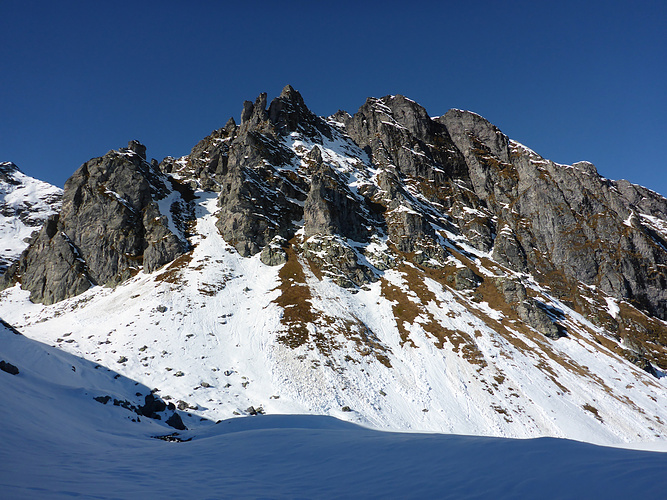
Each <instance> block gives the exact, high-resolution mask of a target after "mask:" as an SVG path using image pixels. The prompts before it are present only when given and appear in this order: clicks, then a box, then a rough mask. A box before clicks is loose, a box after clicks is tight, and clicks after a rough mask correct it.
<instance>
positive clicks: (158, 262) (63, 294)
mask: <svg viewBox="0 0 667 500" xmlns="http://www.w3.org/2000/svg"><path fill="white" fill-rule="evenodd" d="M142 148H143V146H141V145H140V144H138V143H134V142H132V143H130V148H127V149H124V150H120V151H110V152H109V153H107V154H106V155H105V156H103V157H101V158H94V159H92V160H90V161H88V162H86V163H85V164H84V165H82V166H81V168H79V169H78V170H77V171H76V172H75V173H74V175H72V177H70V178H69V179H68V180H67V182H66V183H65V192H64V196H63V205H62V209H61V211H60V213H59V214H58V215H56V216H53V217H51V218H50V219H49V220H48V221H47V222H46V224H45V225H44V227H43V228H42V230H41V231H40V232H39V234H38V236H37V237H36V239H35V240H34V241H33V242H32V243H31V245H30V247H29V248H28V249H27V250H26V251H25V252H24V254H23V255H22V257H21V259H20V260H19V261H18V262H17V263H16V264H15V265H14V266H12V268H10V270H9V271H8V272H7V273H6V275H5V276H4V277H3V285H4V286H7V285H9V284H11V283H13V282H15V281H17V280H19V279H20V281H21V285H22V287H23V288H24V289H27V290H29V291H30V299H31V300H32V301H34V302H42V303H45V304H52V303H54V302H58V301H60V300H63V299H65V298H68V297H72V296H75V295H78V294H80V293H82V292H83V291H85V290H86V289H88V288H89V287H90V286H91V285H93V284H107V285H115V284H117V283H120V282H121V281H123V280H125V279H127V278H128V277H130V276H131V275H132V274H133V273H134V272H136V271H137V270H138V269H139V267H140V266H142V265H143V266H144V269H145V270H146V271H148V272H151V271H153V270H155V269H157V268H158V267H160V266H162V265H164V264H166V263H167V262H170V261H171V260H173V259H174V258H175V257H176V256H178V255H180V254H181V253H183V252H184V251H186V250H187V247H188V244H187V242H185V241H182V240H181V239H180V238H179V237H178V236H177V235H175V234H173V233H172V232H171V230H170V229H169V227H168V224H167V220H166V218H165V217H164V216H163V214H161V213H160V211H159V209H158V205H157V203H156V201H155V200H159V199H161V198H163V197H165V196H166V195H167V194H168V193H169V192H170V191H171V190H170V189H169V186H168V184H167V183H166V182H165V181H166V178H165V177H164V176H163V175H162V174H160V173H159V172H158V171H156V170H155V169H154V168H153V167H151V165H150V164H148V163H147V162H146V161H145V159H144V158H145V151H144V152H143V156H142V154H141V153H142V151H143V149H142ZM144 149H145V148H144ZM137 151H138V152H137Z"/></svg>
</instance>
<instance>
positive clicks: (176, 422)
mask: <svg viewBox="0 0 667 500" xmlns="http://www.w3.org/2000/svg"><path fill="white" fill-rule="evenodd" d="M165 423H166V424H167V425H169V426H171V427H173V428H174V429H177V430H179V431H185V430H187V429H188V428H187V427H186V426H185V424H184V423H183V419H181V416H180V415H179V414H178V413H172V414H171V417H169V418H168V419H167V420H165Z"/></svg>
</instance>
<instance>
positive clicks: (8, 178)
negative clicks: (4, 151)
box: [0, 161, 19, 185]
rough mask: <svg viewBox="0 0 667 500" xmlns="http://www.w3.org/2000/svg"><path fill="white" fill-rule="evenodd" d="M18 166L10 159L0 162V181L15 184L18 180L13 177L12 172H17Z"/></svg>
mask: <svg viewBox="0 0 667 500" xmlns="http://www.w3.org/2000/svg"><path fill="white" fill-rule="evenodd" d="M18 170H19V168H18V167H17V166H16V165H14V164H13V163H12V162H10V161H5V162H1V163H0V182H3V183H7V184H14V185H16V184H17V183H18V181H17V180H16V179H15V178H14V174H15V173H16V172H18Z"/></svg>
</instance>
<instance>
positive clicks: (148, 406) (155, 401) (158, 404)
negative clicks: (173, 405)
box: [139, 394, 167, 418]
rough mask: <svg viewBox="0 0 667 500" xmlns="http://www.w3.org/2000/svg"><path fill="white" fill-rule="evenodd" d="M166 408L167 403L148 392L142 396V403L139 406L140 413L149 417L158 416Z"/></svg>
mask: <svg viewBox="0 0 667 500" xmlns="http://www.w3.org/2000/svg"><path fill="white" fill-rule="evenodd" d="M166 409H167V404H166V403H165V402H164V401H162V400H161V399H159V398H156V397H155V396H154V395H153V394H148V395H146V397H145V398H144V405H143V406H140V407H139V413H140V415H143V416H144V417H149V418H158V417H159V415H157V414H158V413H160V412H163V411H164V410H166Z"/></svg>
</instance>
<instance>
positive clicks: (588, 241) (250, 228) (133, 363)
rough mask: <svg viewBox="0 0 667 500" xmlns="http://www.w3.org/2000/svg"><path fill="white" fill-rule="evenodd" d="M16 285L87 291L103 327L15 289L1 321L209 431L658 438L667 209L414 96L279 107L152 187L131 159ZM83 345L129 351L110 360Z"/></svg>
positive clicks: (216, 139)
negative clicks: (282, 418) (349, 104)
mask: <svg viewBox="0 0 667 500" xmlns="http://www.w3.org/2000/svg"><path fill="white" fill-rule="evenodd" d="M162 266H165V267H162ZM156 271H157V272H156ZM132 277H135V279H130V278H132ZM2 280H3V286H7V287H8V286H10V285H14V284H20V285H21V287H22V288H23V289H24V290H29V291H30V297H31V299H32V300H33V301H35V302H43V303H45V304H50V303H53V302H58V301H61V300H63V299H66V298H69V297H73V296H75V295H77V294H79V293H82V292H83V291H86V290H89V292H88V293H89V295H88V296H87V298H89V297H92V298H94V300H90V305H87V304H86V300H78V301H74V300H71V301H65V302H64V303H63V304H62V305H58V306H57V307H55V308H48V307H42V308H40V307H39V306H35V305H34V304H28V305H25V302H26V300H25V294H24V293H23V292H22V291H20V290H18V289H17V288H12V289H10V290H7V291H4V292H2V294H0V312H2V313H3V314H5V313H6V312H8V313H9V314H12V315H14V316H13V317H15V318H19V320H20V321H24V322H25V323H26V325H28V327H29V328H32V329H33V330H35V331H39V332H42V331H47V330H48V331H51V330H53V329H54V328H56V327H57V326H58V325H60V326H61V327H62V325H67V326H66V328H67V329H68V331H69V329H70V326H69V325H70V323H73V324H77V322H78V324H81V325H83V324H86V327H81V328H79V327H78V326H76V327H75V326H73V327H72V328H71V329H72V330H76V332H75V333H73V334H72V337H73V339H74V338H76V342H77V343H80V345H81V346H85V347H80V349H81V350H82V351H83V350H84V349H85V352H86V353H94V356H99V357H100V359H102V358H104V357H105V356H106V357H107V358H106V359H107V360H108V359H111V362H112V363H115V364H118V365H119V366H122V368H119V369H122V370H135V372H134V373H136V374H139V376H140V377H146V378H145V379H144V380H147V381H150V385H151V386H153V380H155V381H158V382H159V383H160V384H161V383H163V382H164V381H165V374H166V373H171V372H172V369H173V371H174V376H176V377H178V378H179V380H184V381H186V382H185V383H184V384H180V383H179V384H177V385H174V388H173V390H174V391H182V393H183V394H180V395H179V396H178V397H180V398H185V399H187V400H188V401H190V399H197V401H198V404H200V405H201V407H202V408H203V407H206V409H204V410H201V411H202V412H211V416H213V414H214V413H215V412H224V413H225V414H226V415H228V416H229V415H231V414H239V413H243V408H248V410H246V413H253V412H254V413H257V411H256V410H255V409H256V408H260V407H261V408H265V409H266V410H267V411H268V412H270V411H276V412H280V411H283V412H287V411H292V410H293V409H294V408H297V409H298V410H299V411H305V412H319V413H324V414H331V415H350V416H353V417H354V418H359V419H360V420H361V421H364V422H369V423H371V424H373V425H379V426H398V427H400V428H412V429H415V428H416V426H419V428H421V429H429V430H447V431H449V432H452V431H454V432H468V433H469V432H478V431H480V430H482V431H483V432H484V433H487V434H493V433H497V434H502V435H513V436H521V437H530V436H533V435H535V433H541V434H550V435H551V434H554V435H567V436H568V437H574V438H581V437H582V436H584V437H585V436H587V435H588V434H587V433H589V432H595V433H597V434H596V435H597V436H601V437H602V439H609V440H613V439H617V437H618V436H624V439H625V438H627V437H628V436H630V437H632V438H634V436H636V435H637V434H639V433H641V436H642V437H649V438H652V437H653V436H654V434H655V433H659V432H663V433H664V430H665V428H666V424H665V420H667V416H665V415H664V408H663V407H662V406H661V405H660V401H662V400H661V399H660V398H662V397H663V396H664V374H665V372H667V348H666V346H667V327H666V326H665V325H666V323H665V320H667V310H666V309H667V295H666V294H667V200H666V199H665V198H663V197H661V196H660V195H658V194H657V193H653V192H651V191H650V190H647V189H645V188H642V187H640V186H634V185H632V184H630V183H628V182H627V181H610V180H608V179H604V178H601V177H600V176H599V175H598V174H597V172H596V169H595V167H594V166H593V165H592V164H589V163H585V162H580V163H577V164H575V165H561V164H557V163H554V162H552V161H549V160H548V159H545V158H543V157H541V156H540V155H539V154H537V153H536V152H534V151H532V150H530V149H529V148H527V147H525V146H523V145H522V144H520V143H518V142H516V141H513V140H510V139H509V138H508V137H507V136H505V135H504V134H503V133H502V132H501V131H500V130H499V129H498V128H497V127H495V126H494V125H493V124H491V123H490V122H488V121H487V120H485V119H484V118H482V117H481V116H479V115H476V114H474V113H471V112H469V111H461V110H451V111H449V112H447V113H445V114H444V115H441V116H439V117H438V118H431V117H430V116H429V114H428V113H427V112H426V110H425V109H424V108H423V107H421V106H420V105H418V104H417V103H415V102H414V101H412V100H410V99H408V98H406V97H404V96H400V95H396V96H385V97H382V98H369V99H368V100H366V102H365V103H364V104H363V105H362V106H361V107H360V108H359V110H358V111H357V112H356V113H354V114H349V113H346V112H342V111H341V112H338V113H336V114H335V115H334V116H332V117H330V118H329V119H328V120H325V119H323V118H320V117H317V116H316V115H315V114H314V113H312V112H311V111H310V110H309V109H308V108H307V106H306V104H305V102H304V100H303V98H302V96H301V95H300V94H299V93H298V92H297V91H296V90H295V89H293V88H292V87H289V86H288V87H286V88H285V89H284V90H283V92H281V94H280V95H279V96H278V97H276V98H275V99H273V100H272V101H271V103H270V104H269V105H268V109H267V95H266V94H261V95H260V96H259V97H258V98H257V99H256V100H255V101H254V102H253V101H246V103H245V105H244V109H243V112H242V116H241V124H240V125H237V124H236V122H235V121H234V120H229V121H228V122H227V123H226V125H225V126H224V127H222V128H220V129H217V130H214V131H212V132H211V133H210V134H209V135H208V136H207V137H205V138H204V139H202V140H201V141H199V142H198V143H197V144H196V145H195V146H194V147H193V149H192V151H191V152H190V154H189V155H187V156H184V157H182V158H171V157H168V158H165V159H164V160H163V161H162V162H161V163H160V164H159V166H156V165H155V164H149V163H148V162H146V161H145V148H143V146H142V145H141V144H139V143H135V142H130V144H129V145H128V148H122V149H119V150H116V151H110V152H109V153H107V154H106V155H104V156H102V157H100V158H93V159H91V160H89V161H88V162H86V163H85V164H84V165H82V166H81V167H80V168H79V169H78V170H77V171H76V172H75V173H74V174H73V175H72V177H71V178H70V179H69V180H68V181H67V183H66V185H65V193H64V197H63V205H62V208H61V209H60V210H59V211H58V213H57V214H55V215H52V216H51V217H50V218H48V219H47V220H46V221H45V222H44V223H43V225H42V226H41V230H40V231H39V232H38V233H37V234H36V235H35V236H34V237H33V238H32V239H31V243H30V245H29V247H28V248H27V250H25V252H24V253H23V254H22V256H21V257H20V259H18V261H17V262H15V263H14V264H12V266H11V267H10V268H9V270H8V271H7V272H6V273H5V274H4V275H3V277H2ZM121 282H123V286H122V287H118V288H117V289H116V290H105V291H99V292H98V291H96V290H97V289H96V288H93V289H92V290H91V286H93V285H107V286H108V287H115V285H117V284H119V283H121ZM128 297H131V299H132V300H128ZM19 303H20V304H24V306H25V307H23V306H21V307H23V309H21V311H20V312H16V311H18V309H16V308H15V304H19ZM98 308H100V309H98ZM126 309H131V312H126ZM99 310H104V311H105V314H103V315H102V316H103V319H99V317H100V314H99ZM35 311H36V312H35ZM61 311H62V317H60V315H61ZM116 316H118V317H120V318H122V319H119V320H116V319H115V318H116ZM42 318H47V319H46V321H48V323H47V324H46V325H44V324H42V323H41V322H42ZM72 318H75V321H72V320H71V319H72ZM87 322H91V323H94V324H95V331H97V330H99V331H107V332H116V331H118V332H119V333H120V332H121V331H122V335H118V336H119V337H121V338H122V340H121V341H114V340H113V339H114V337H115V334H114V335H112V334H111V333H108V334H107V336H106V337H105V339H106V338H107V337H108V338H109V339H112V340H109V342H112V343H113V342H116V343H115V344H113V349H111V351H112V352H111V354H109V353H108V352H106V351H105V350H106V349H107V347H105V345H106V344H105V343H104V342H98V341H97V339H96V338H94V337H93V338H91V337H90V335H91V334H90V332H89V331H88V330H89V329H90V328H88V325H87ZM84 330H85V331H84ZM53 335H54V336H55V335H57V334H56V333H54V334H53ZM162 338H165V339H169V340H165V347H163V346H162V345H160V342H159V340H160V339H162ZM51 340H55V341H56V342H62V345H63V346H65V347H66V348H71V349H79V347H77V346H75V345H74V343H72V345H71V347H68V346H70V344H69V343H68V341H64V340H63V338H60V341H58V340H56V338H55V337H54V339H51ZM155 340H158V343H157V344H156V346H155V348H152V347H151V346H153V342H154V341H155ZM185 342H187V344H185ZM186 345H187V348H186V347H185V346H186ZM126 346H132V347H131V348H130V347H128V348H127V350H125V349H126ZM158 346H159V349H158ZM174 347H175V349H173V348H174ZM121 349H122V350H123V351H122V355H121V353H120V352H118V351H117V350H121ZM131 349H135V350H136V352H132V350H131ZM170 350H173V351H176V352H175V354H174V355H172V354H171V353H170V352H169V351H170ZM151 351H152V354H151ZM117 352H118V354H117ZM111 355H113V357H110V356H111ZM202 360H206V361H202ZM258 360H259V361H258ZM176 363H179V365H176ZM181 363H189V365H187V364H186V365H185V366H183V365H181ZM115 364H114V366H115ZM209 365H210V366H209ZM202 366H203V368H202ZM128 367H130V368H128ZM195 367H196V368H195ZM176 368H178V369H176ZM191 372H192V373H191ZM170 376H171V375H170ZM181 377H182V379H181ZM204 379H205V380H204ZM204 382H205V384H206V385H204ZM192 387H195V388H196V390H192ZM247 387H251V388H252V389H251V390H248V391H245V389H246V388H247ZM172 395H173V394H172ZM280 395H283V396H284V397H282V398H279V397H278V396H280ZM254 398H257V400H255V399H254ZM185 399H183V403H184V401H185ZM251 399H252V400H251ZM175 400H176V399H175ZM240 401H243V404H242V406H239V405H240V404H241V403H240ZM470 401H473V404H474V406H475V408H476V410H477V411H475V412H471V411H470V407H471V403H470ZM259 403H261V406H260V404H259ZM283 405H285V406H283ZM663 406H664V405H663ZM184 408H189V406H187V405H186V404H185V403H184ZM547 409H548V410H547ZM552 410H553V411H554V414H555V415H556V416H562V415H566V416H567V418H561V417H558V418H553V417H552V416H549V415H551V411H552ZM545 414H547V415H548V418H545ZM215 417H216V418H217V414H216V415H215ZM415 422H416V423H415ZM564 422H565V423H564ZM413 425H414V426H413ZM592 430H593V431H592ZM610 436H611V437H610Z"/></svg>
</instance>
